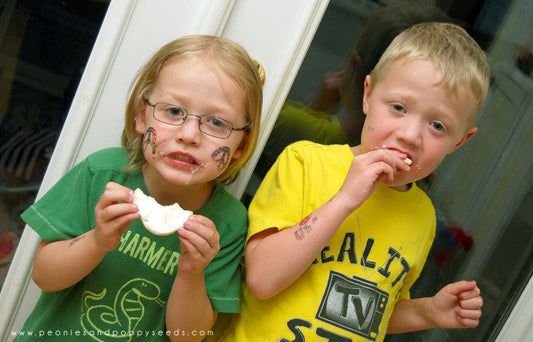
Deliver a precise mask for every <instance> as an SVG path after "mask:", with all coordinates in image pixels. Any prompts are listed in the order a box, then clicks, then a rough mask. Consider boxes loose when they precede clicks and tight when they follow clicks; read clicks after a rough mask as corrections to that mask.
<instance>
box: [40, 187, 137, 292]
mask: <svg viewBox="0 0 533 342" xmlns="http://www.w3.org/2000/svg"><path fill="white" fill-rule="evenodd" d="M132 200H133V191H131V190H130V189H128V188H126V187H123V186H121V185H119V184H116V183H108V184H107V185H106V188H105V190H104V193H103V194H102V196H101V197H100V200H99V202H98V204H97V205H96V207H95V226H96V227H95V229H92V230H90V231H88V232H87V233H85V234H83V235H80V236H78V237H76V238H74V239H71V240H63V241H56V242H51V243H48V242H46V241H42V242H41V244H40V245H39V247H38V248H37V252H36V254H35V259H34V263H33V273H32V277H33V280H34V281H35V283H36V284H37V285H38V286H39V287H40V288H41V289H42V290H43V291H47V292H52V291H59V290H62V289H65V288H67V287H70V286H72V285H74V284H76V283H77V282H79V281H80V280H81V279H83V278H84V277H85V276H86V275H87V274H89V273H90V272H91V271H92V270H93V269H94V268H95V267H96V266H97V265H98V264H99V263H100V261H102V259H103V258H104V257H105V255H106V254H107V252H109V251H111V250H113V249H115V248H117V247H118V244H119V243H120V237H121V236H122V234H123V233H124V232H125V231H126V230H127V229H128V227H129V225H130V222H131V221H132V220H135V219H137V218H139V213H138V209H137V206H136V205H134V204H132V203H131V202H132Z"/></svg>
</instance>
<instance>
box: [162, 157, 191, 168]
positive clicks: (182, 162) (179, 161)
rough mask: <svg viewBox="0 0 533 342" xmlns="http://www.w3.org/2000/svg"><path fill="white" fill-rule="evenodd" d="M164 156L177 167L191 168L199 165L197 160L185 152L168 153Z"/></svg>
mask: <svg viewBox="0 0 533 342" xmlns="http://www.w3.org/2000/svg"><path fill="white" fill-rule="evenodd" d="M164 158H165V159H166V160H167V161H168V162H169V163H170V164H172V165H174V166H177V167H182V168H187V169H191V168H196V167H198V166H199V163H198V160H196V158H194V157H193V156H192V155H190V154H187V153H169V154H167V155H166V156H164Z"/></svg>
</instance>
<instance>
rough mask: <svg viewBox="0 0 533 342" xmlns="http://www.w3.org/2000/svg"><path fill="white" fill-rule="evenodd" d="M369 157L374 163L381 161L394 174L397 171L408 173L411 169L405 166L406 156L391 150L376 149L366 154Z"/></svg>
mask: <svg viewBox="0 0 533 342" xmlns="http://www.w3.org/2000/svg"><path fill="white" fill-rule="evenodd" d="M368 155H369V157H370V158H372V159H373V161H374V162H379V161H383V162H386V163H387V164H389V165H390V166H391V167H392V168H393V169H394V170H395V171H396V172H397V171H406V172H408V171H410V170H411V167H410V166H409V165H407V163H406V162H405V159H406V158H407V154H405V153H403V152H400V151H396V150H391V149H387V148H377V149H375V150H373V151H371V152H369V153H368Z"/></svg>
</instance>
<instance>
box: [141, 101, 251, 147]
mask: <svg viewBox="0 0 533 342" xmlns="http://www.w3.org/2000/svg"><path fill="white" fill-rule="evenodd" d="M143 100H144V102H146V104H147V105H148V106H150V107H153V111H152V116H153V117H154V119H156V120H157V121H159V122H162V123H164V124H167V125H171V126H177V127H180V126H183V124H184V123H185V122H186V121H187V119H188V118H189V116H190V115H192V116H195V117H197V118H198V129H199V130H200V132H202V133H203V134H205V135H208V136H210V137H213V138H218V139H228V138H229V137H230V136H231V133H232V132H233V131H246V132H250V128H251V126H252V123H251V122H250V121H248V123H247V124H246V125H244V126H243V127H240V128H235V127H233V124H232V123H231V122H230V121H228V120H226V119H222V118H219V117H218V116H214V115H211V114H203V115H197V114H192V113H189V112H188V111H187V109H185V108H183V107H181V106H178V105H175V104H172V103H166V102H156V103H154V104H152V103H150V101H148V99H146V98H143ZM158 104H165V105H170V106H173V107H176V108H179V109H180V110H182V111H183V112H184V113H185V116H184V117H183V122H182V123H180V124H176V123H170V122H166V121H163V120H161V119H158V118H157V117H156V115H155V107H156V106H157V105H158ZM206 116H212V117H213V118H216V119H217V120H220V121H223V122H225V123H227V124H229V125H230V128H231V129H230V130H229V131H228V132H229V133H228V136H227V137H220V136H216V135H213V134H210V133H207V132H205V131H203V130H202V124H203V122H202V118H203V117H206Z"/></svg>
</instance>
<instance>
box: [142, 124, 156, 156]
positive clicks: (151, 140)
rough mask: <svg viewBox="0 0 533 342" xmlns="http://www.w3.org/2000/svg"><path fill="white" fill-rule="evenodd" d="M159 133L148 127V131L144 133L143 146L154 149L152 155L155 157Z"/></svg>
mask: <svg viewBox="0 0 533 342" xmlns="http://www.w3.org/2000/svg"><path fill="white" fill-rule="evenodd" d="M156 141H157V132H156V130H155V128H153V127H148V129H147V130H146V133H144V140H143V146H144V147H147V146H151V147H152V154H153V155H155V149H156V147H157V143H156Z"/></svg>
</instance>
